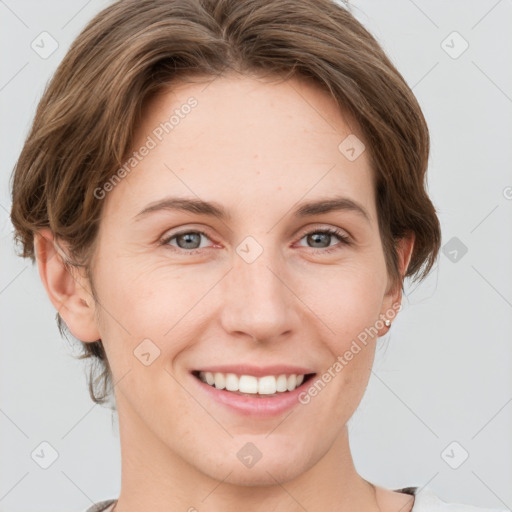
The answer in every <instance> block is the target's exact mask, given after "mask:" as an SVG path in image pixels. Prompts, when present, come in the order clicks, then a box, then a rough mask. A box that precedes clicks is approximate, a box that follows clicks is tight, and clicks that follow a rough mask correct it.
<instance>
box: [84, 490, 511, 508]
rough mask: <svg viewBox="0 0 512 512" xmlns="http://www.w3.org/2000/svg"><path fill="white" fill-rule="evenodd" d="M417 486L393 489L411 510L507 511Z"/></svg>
mask: <svg viewBox="0 0 512 512" xmlns="http://www.w3.org/2000/svg"><path fill="white" fill-rule="evenodd" d="M419 489H420V488H419V487H403V488H402V489H394V490H395V492H403V493H405V494H410V495H411V496H414V506H413V508H412V510H411V512H508V510H506V509H497V508H487V507H486V508H485V509H484V508H480V507H473V506H471V505H463V504H461V503H447V502H445V501H443V500H442V499H441V498H439V497H438V496H437V495H436V494H434V492H433V491H432V490H431V489H430V488H428V487H424V488H423V489H421V492H419V493H418V491H419ZM116 501H117V500H115V499H110V500H105V501H100V502H98V503H95V504H94V505H92V506H91V507H89V508H88V509H87V510H85V512H111V510H112V509H113V508H114V505H115V503H116Z"/></svg>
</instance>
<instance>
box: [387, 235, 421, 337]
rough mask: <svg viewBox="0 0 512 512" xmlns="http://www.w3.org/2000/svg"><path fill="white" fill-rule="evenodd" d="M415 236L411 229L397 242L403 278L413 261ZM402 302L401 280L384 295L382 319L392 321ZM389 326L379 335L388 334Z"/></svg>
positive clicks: (399, 264) (399, 266)
mask: <svg viewBox="0 0 512 512" xmlns="http://www.w3.org/2000/svg"><path fill="white" fill-rule="evenodd" d="M415 238H416V237H415V234H414V233H413V232H412V231H411V232H409V233H408V234H407V235H405V236H404V237H403V238H401V239H400V240H399V241H398V244H397V259H398V270H399V273H400V276H401V277H402V278H403V276H405V274H406V272H407V269H408V267H409V263H410V261H411V256H412V251H413V248H414V240H415ZM401 304H402V283H401V282H400V283H398V284H397V285H396V286H391V287H390V289H389V290H388V292H387V293H386V295H385V297H384V301H383V303H382V306H383V308H382V311H381V314H380V318H381V319H382V321H384V320H386V319H388V320H390V321H391V322H392V321H393V319H394V318H395V316H396V315H397V314H398V311H399V309H400V306H401ZM389 327H390V326H384V327H383V328H382V329H379V336H383V335H384V334H386V332H387V331H388V330H389Z"/></svg>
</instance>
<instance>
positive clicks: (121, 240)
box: [70, 75, 397, 484]
mask: <svg viewBox="0 0 512 512" xmlns="http://www.w3.org/2000/svg"><path fill="white" fill-rule="evenodd" d="M208 83H209V85H208ZM208 83H207V82H202V83H193V84H191V83H188V84H182V85H180V86H179V87H174V88H173V90H172V93H165V94H162V95H160V96H158V97H156V98H155V99H154V100H152V102H151V103H150V104H149V105H148V107H147V109H145V110H144V112H143V121H142V123H141V124H140V126H139V127H138V131H137V133H136V139H135V143H134V151H137V155H135V156H134V158H136V159H137V162H136V163H135V160H133V161H132V162H131V166H130V164H127V166H126V168H127V169H130V170H129V172H125V173H121V175H122V174H126V176H124V177H123V178H122V179H121V181H120V182H119V183H118V184H117V185H115V186H114V187H113V188H112V190H110V191H109V192H108V193H106V195H105V197H104V198H103V199H101V200H102V201H104V202H105V204H104V211H103V216H102V220H101V226H100V232H99V239H98V246H97V252H96V253H95V266H94V270H93V280H94V285H95V289H96V291H97V294H98V299H99V304H96V308H97V311H96V313H97V329H98V337H100V338H101V339H102V340H103V343H104V345H105V349H106V352H107V356H108V359H109V362H110V366H111V368H112V372H113V381H114V383H117V384H116V387H115V393H116V402H117V407H118V411H119V420H120V426H121V438H122V442H124V443H125V444H126V445H128V444H129V446H130V450H132V451H134V452H137V457H138V460H140V458H141V457H145V456H146V455H147V456H149V454H151V457H152V458H153V460H154V458H155V457H156V458H161V459H167V460H168V459H169V458H172V459H173V460H180V461H181V463H182V464H183V467H186V468H188V469H190V468H193V469H195V470H196V471H199V472H201V473H203V474H205V475H208V476H210V477H212V478H218V477H219V475H222V477H225V476H226V475H229V476H227V478H226V482H231V483H239V484H240V483H241V484H243V483H248V482H251V483H260V484H275V480H274V478H275V479H278V480H279V481H282V480H283V479H290V478H293V477H294V476H297V475H299V474H301V473H303V472H305V471H306V470H307V469H308V468H310V467H312V466H313V465H314V464H315V463H317V462H318V461H319V460H320V459H321V458H322V457H323V456H324V455H326V453H328V451H329V450H330V449H331V447H332V446H333V445H334V443H335V441H336V440H337V438H339V436H340V434H342V432H343V429H344V428H345V425H346V422H347V421H348V419H349V418H350V417H351V415H352V414H353V413H354V411H355V409H356V408H357V406H358V404H359V402H360V400H361V398H362V395H363V393H364V390H365V388H366V386H367V382H368V379H369V375H370V371H371V368H372V362H373V359H374V351H375V343H376V340H377V337H371V336H368V334H366V343H363V342H362V341H361V340H362V339H364V338H365V335H364V333H365V332H366V333H368V332H369V331H368V329H370V328H372V327H373V326H375V325H377V328H379V335H382V334H383V333H384V332H386V328H382V321H380V322H377V321H378V320H379V319H380V318H382V315H385V314H386V313H387V312H389V311H390V310H391V311H392V313H395V310H392V306H393V304H396V299H397V295H394V296H393V295H387V294H386V292H387V287H388V285H389V284H390V283H389V282H388V276H387V272H386V266H385V260H384V254H383V250H382V246H381V240H380V237H379V231H378V224H377V211H376V206H375V196H374V190H373V182H372V173H371V170H370V163H369V155H368V152H367V151H363V152H362V153H360V152H361V149H362V146H360V145H358V144H360V142H358V140H357V139H355V137H358V138H359V140H362V136H361V134H360V132H358V131H357V129H356V127H355V126H354V125H353V124H352V126H351V127H349V126H348V124H347V122H348V121H347V119H346V118H344V117H343V116H342V114H341V113H340V112H339V110H338V109H337V108H336V105H335V104H334V102H333V100H332V99H331V98H330V97H329V96H328V95H327V94H326V93H325V92H323V91H321V90H319V89H318V88H317V87H314V86H312V85H311V84H308V83H306V82H303V81H298V80H296V79H294V80H293V81H288V82H283V83H269V82H265V81H263V80H257V79H255V78H248V77H243V78H241V77H237V76H234V75H231V76H225V77H223V78H218V79H216V80H213V81H212V82H211V83H210V82H208ZM190 98H193V99H190ZM186 105H188V107H187V106H186ZM173 114H174V115H175V117H174V118H172V120H171V121H169V119H170V118H171V116H172V115H173ZM166 122H168V124H167V125H166V124H165V123H166ZM349 136H350V138H349V139H348V140H347V141H345V142H344V144H342V146H341V148H340V147H339V146H340V143H342V141H344V139H345V138H346V137H349ZM143 146H145V147H146V149H147V150H144V149H140V148H141V147H143ZM351 148H354V151H352V150H351ZM359 153H360V154H359ZM171 198H172V201H178V200H182V201H185V200H186V201H190V202H192V201H194V202H204V203H212V204H213V205H214V206H215V209H213V208H208V207H206V206H202V207H200V208H199V207H196V208H192V207H189V208H187V209H185V208H181V209H180V208H178V207H174V208H173V207H171V206H169V205H168V207H167V208H165V207H161V208H159V207H155V208H153V206H154V205H156V204H158V203H159V202H161V201H164V200H168V201H169V204H170V202H171ZM334 199H336V200H340V202H339V205H340V207H339V208H336V209H331V210H329V209H325V208H324V211H322V208H321V207H316V208H315V207H311V206H310V207H308V208H306V207H305V205H310V204H312V203H323V202H328V201H332V200H334ZM175 204H178V203H175ZM182 204H184V203H182ZM178 205H179V204H178ZM148 207H151V209H150V210H149V211H146V212H145V213H141V212H143V211H144V210H146V209H148ZM220 211H222V212H224V216H223V217H221V216H220V215H218V213H219V212H220ZM213 213H215V214H213ZM325 230H336V231H338V232H339V233H340V238H338V237H337V236H336V235H333V234H328V233H323V231H325ZM100 304H101V306H100ZM388 316H389V315H388ZM70 328H71V330H72V332H73V326H72V325H71V326H70ZM365 329H366V331H365ZM370 332H375V331H370ZM73 334H75V336H78V337H80V332H76V331H75V332H73ZM354 342H356V344H357V346H359V350H357V349H356V348H355V345H354ZM347 351H349V352H351V354H352V357H350V354H347ZM336 361H338V362H339V363H340V364H339V365H336V364H335V363H336ZM340 366H341V367H342V369H340ZM226 367H228V368H226ZM270 367H276V368H270ZM221 368H224V370H225V371H223V372H220V373H235V374H238V375H246V376H248V377H244V378H243V379H242V380H243V381H244V385H245V383H248V384H249V385H251V384H254V383H255V382H256V384H257V385H260V386H261V389H262V390H264V385H265V383H267V384H269V385H270V388H269V389H270V390H272V385H273V382H274V381H273V379H263V382H264V384H261V382H262V381H258V380H256V379H254V377H260V376H265V375H275V376H276V377H278V376H279V375H282V374H284V375H286V376H287V378H286V380H285V381H284V380H283V378H282V377H281V379H279V378H278V379H277V380H276V381H275V382H276V384H278V383H279V382H280V383H281V385H282V384H283V382H286V385H288V384H289V382H288V380H290V381H293V377H289V375H290V374H293V373H299V374H303V373H307V374H310V373H315V374H316V376H315V377H314V378H313V379H312V380H309V381H306V382H305V383H303V384H302V387H301V388H299V390H297V391H296V392H295V393H294V394H293V399H291V400H290V396H291V394H290V395H287V393H289V392H288V391H286V392H282V393H280V394H279V395H278V396H268V395H267V397H266V398H265V395H264V394H262V395H255V394H251V392H249V393H248V394H249V396H245V397H244V396H242V395H239V394H237V393H234V392H232V391H226V390H216V389H215V388H214V387H212V386H209V385H208V384H207V383H206V384H205V383H203V382H201V381H200V380H199V378H198V377H197V376H196V375H194V374H193V372H197V371H206V370H211V371H212V372H214V370H219V369H221ZM329 369H330V376H331V378H330V379H329ZM229 370H232V371H231V372H230V371H229ZM325 375H327V377H325ZM322 376H324V381H322V382H323V384H322V386H319V385H318V384H317V392H316V393H315V392H314V391H313V392H311V393H310V392H308V389H311V388H310V386H312V385H313V383H314V382H315V381H318V380H319V379H320V380H322ZM219 379H220V380H222V377H218V383H219V382H220V381H219ZM230 379H231V380H232V378H231V377H230ZM327 380H329V382H327V383H326V382H325V381H327ZM235 382H236V381H235ZM292 384H293V382H292ZM219 385H220V384H219ZM244 389H246V388H244ZM247 389H248V388H247ZM299 391H300V395H299ZM299 398H300V399H301V400H299ZM287 400H288V401H287ZM242 402H243V403H242ZM123 436H124V439H123ZM258 459H259V460H258Z"/></svg>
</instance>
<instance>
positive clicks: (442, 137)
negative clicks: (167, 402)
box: [0, 0, 512, 512]
mask: <svg viewBox="0 0 512 512" xmlns="http://www.w3.org/2000/svg"><path fill="white" fill-rule="evenodd" d="M107 4H108V2H106V1H100V0H92V1H89V2H86V1H84V0H79V1H78V0H73V1H66V2H64V1H62V2H58V1H55V0H52V1H46V2H41V1H36V0H33V1H29V0H17V1H16V0H4V1H2V0H0V40H1V60H0V109H1V124H0V130H1V134H0V143H1V145H2V146H1V155H2V158H1V178H2V179H1V181H0V229H1V232H0V236H1V247H0V251H1V265H0V269H1V273H0V316H1V356H0V376H1V388H0V393H1V407H0V429H1V433H2V435H1V441H0V442H1V452H0V453H1V456H0V511H4V512H7V511H9V512H21V511H23V512H26V511H31V510H38V511H41V512H43V511H52V512H64V511H66V512H69V511H71V510H75V511H79V510H84V509H85V508H86V507H87V506H89V505H90V504H91V503H92V502H94V501H99V500H102V499H107V498H112V497H117V495H118V493H119V489H120V449H119V437H118V430H117V424H116V422H115V419H114V421H113V419H112V414H111V412H110V411H109V410H108V409H104V408H101V407H100V406H97V405H94V404H93V402H92V401H91V400H90V398H89V395H88V391H87V388H86V384H85V373H84V369H85V368H86V367H85V366H84V363H83V362H80V361H76V360H75V359H74V358H73V357H72V354H73V353H75V354H76V353H78V352H77V350H73V348H72V347H70V346H69V345H68V343H67V341H66V340H63V339H61V338H60V336H59V333H58V330H57V326H56V322H55V310H54V308H53V306H52V305H51V303H50V301H49V300H48V298H47V296H46V293H45V291H44V288H43V286H42V284H41V282H40V279H39V275H38V272H37V267H36V266H32V265H31V264H30V262H29V261H24V260H22V259H21V258H18V257H16V256H15V253H14V248H13V244H12V241H11V240H12V225H11V223H10V221H9V212H10V203H11V200H10V191H9V178H10V174H11V171H12V168H13V165H14V163H15V161H16V159H17V156H18V154H19V151H20V150H21V147H22V144H23V141H24V138H25V136H26V135H27V131H28V128H29V126H30V123H31V121H32V118H33V115H34V112H35V108H36V106H37V103H38V101H39V98H40V97H41V94H42V92H43V89H44V87H45V84H46V83H47V82H48V80H49V79H50V77H51V75H52V73H53V72H54V71H55V69H56V67H57V65H58V63H59V62H60V61H61V59H62V58H63V57H64V55H65V52H66V50H67V48H68V47H69V45H70V43H71V41H72V40H73V39H74V38H75V37H76V36H77V35H78V33H79V32H80V30H81V29H82V28H83V26H84V25H85V24H86V22H87V21H89V20H90V19H91V18H92V17H93V15H94V14H96V13H97V12H98V11H100V10H101V9H102V8H103V7H104V6H106V5H107ZM352 4H353V6H354V7H353V12H354V14H355V15H356V16H357V17H358V19H360V20H361V21H362V22H363V24H364V25H365V26H366V27H367V28H368V29H369V30H370V31H371V32H372V33H373V34H374V35H375V36H376V37H377V39H378V40H379V41H380V43H381V44H382V45H383V47H384V49H385V50H386V51H387V52H388V54H389V56H390V57H391V59H392V60H393V62H394V63H395V64H396V66H397V67H398V69H399V70H400V72H401V73H402V74H403V76H404V77H405V79H406V80H407V82H408V84H409V85H410V86H411V87H412V88H413V91H414V93H415V94H416V96H417V98H418V100H419V102H420V104H421V106H422V108H423V111H424V114H425V117H426V118H427V122H428V124H429V127H430V130H431V141H432V153H431V160H430V167H429V190H430V193H431V196H432V199H433V201H434V204H435V206H436V208H437V209H438V213H439V216H440V219H441V223H442V230H443V246H444V245H445V244H447V243H449V245H448V247H447V249H446V254H441V255H440V258H439V262H438V265H437V266H436V268H435V270H434V271H433V273H432V274H431V276H430V277H429V278H428V280H427V281H425V282H424V283H423V284H421V285H419V286H407V288H406V291H407V295H406V297H405V298H404V310H403V311H402V312H401V313H400V314H399V316H398V318H397V320H396V321H395V322H394V324H393V326H392V328H391V331H390V334H389V335H388V336H386V338H382V339H381V340H380V342H379V346H380V347H381V348H380V349H379V350H378V353H377V357H376V363H375V366H374V371H373V374H372V377H371V380H370V383H369V386H368V389H367V392H366V394H365V396H364V398H363V401H362V403H361V406H360V408H359V410H358V411H357V413H356V415H355V416H354V417H353V418H352V420H351V421H350V432H351V445H352V449H353V455H354V459H355V463H356V467H357V469H358V471H359V472H360V474H361V475H362V476H364V477H365V478H367V479H368V480H370V481H372V482H373V483H376V484H379V485H382V486H384V487H388V488H399V487H402V486H408V485H418V486H420V487H423V486H425V485H428V486H429V487H430V488H432V489H433V490H434V491H435V492H437V493H438V494H439V495H440V496H441V497H442V498H443V499H445V500H446V501H455V502H461V503H471V504H474V505H478V506H489V507H497V508H501V509H504V508H508V509H510V508H511V507H512V485H511V484H512V462H511V460H512V457H511V456H512V436H511V432H512V371H511V370H512V343H511V341H512V336H511V331H512V314H511V313H512V279H511V275H512V270H511V269H512V258H511V256H512V236H511V233H512V199H511V198H512V173H511V163H512V144H511V135H512V116H511V114H512V67H511V66H510V62H511V55H512V30H511V23H510V22H511V21H512V2H511V1H510V0H500V1H496V0H485V1H478V2H476V1H467V0H457V1H446V0H435V1H433V0H430V1H427V0H416V1H414V2H413V1H412V0H396V1H391V2H390V1H388V2H382V1H378V0H357V1H353V2H352ZM43 31H47V32H49V33H50V34H51V36H52V37H53V38H55V40H56V41H57V42H58V45H59V47H58V49H57V50H56V51H55V52H54V53H53V54H52V55H50V56H49V57H48V58H46V59H43V58H41V57H40V56H39V55H38V54H37V53H36V52H35V51H34V50H33V49H32V48H31V42H32V41H33V40H35V39H37V38H38V37H39V35H40V34H41V33H42V32H43ZM454 31H456V32H458V33H459V34H460V37H459V36H457V35H454V34H452V33H453V32H454ZM443 41H445V42H444V43H443ZM464 41H467V43H468V44H469V46H468V48H467V50H466V51H464V52H463V53H462V54H460V55H458V54H459V52H460V51H461V50H462V49H463V48H464V44H465V43H464ZM47 48H48V46H47ZM449 53H451V55H449ZM454 57H457V58H454ZM454 237H456V239H457V240H455V241H454V240H452V239H453V238H454ZM450 240H451V242H450ZM454 243H455V244H459V248H457V246H452V245H450V244H454ZM460 244H464V246H465V247H467V253H465V254H462V252H461V250H460V247H461V245H460ZM454 250H455V251H456V252H453V251H454ZM454 258H456V260H455V261H452V260H453V259H454ZM43 441H46V442H48V443H50V444H51V445H52V446H53V447H54V449H55V450H56V451H57V452H58V455H59V456H58V459H57V460H56V461H55V462H54V463H53V464H52V465H51V466H50V467H49V468H48V469H42V468H41V467H39V465H37V464H36V463H35V462H34V460H33V459H32V458H31V453H32V452H33V451H34V450H35V449H36V448H37V447H39V445H40V443H41V442H43ZM453 442H456V443H457V444H455V445H452V446H451V447H450V448H449V449H448V450H447V451H445V449H446V448H447V447H448V446H449V445H450V444H451V443H453ZM452 448H453V449H452ZM465 452H467V453H468V455H469V456H468V458H467V460H466V461H465V462H464V463H463V464H462V465H460V467H458V469H453V468H452V467H450V465H449V464H448V462H449V463H450V464H452V465H457V464H458V463H460V460H461V457H463V455H464V453H465ZM46 453H48V450H47V451H46ZM443 454H444V455H443Z"/></svg>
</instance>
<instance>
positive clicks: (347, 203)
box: [134, 196, 370, 222]
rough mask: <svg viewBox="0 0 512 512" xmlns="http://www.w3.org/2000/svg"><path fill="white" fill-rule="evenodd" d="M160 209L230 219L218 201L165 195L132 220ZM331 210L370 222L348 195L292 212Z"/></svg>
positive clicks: (306, 214) (306, 213) (307, 213)
mask: <svg viewBox="0 0 512 512" xmlns="http://www.w3.org/2000/svg"><path fill="white" fill-rule="evenodd" d="M161 210H171V211H172V210H177V211H185V212H190V213H197V214H202V215H209V216H211V217H215V218H218V219H221V220H229V219H231V215H230V214H229V213H228V211H227V210H226V209H225V208H224V207H223V206H222V205H220V204H219V203H216V202H208V201H203V200H201V199H188V198H181V197H166V198H164V199H161V200H159V201H155V202H153V203H150V204H149V205H148V206H146V207H145V208H144V209H142V210H141V211H140V212H139V213H138V214H137V215H135V217H134V220H140V219H141V218H142V217H145V216H147V215H148V214H149V213H152V212H156V211H161ZM333 211H351V212H355V213H357V214H359V215H361V216H362V217H363V218H364V219H365V220H367V221H368V222H370V216H369V214H368V212H367V211H366V209H365V208H364V207H363V206H362V205H361V204H359V203H357V202H356V201H353V200H352V199H350V198H348V197H341V196H336V197H333V198H326V199H320V200H316V201H310V202H307V203H302V204H301V205H300V206H299V207H298V208H297V209H296V210H295V211H294V213H293V215H294V217H296V218H304V217H310V216H313V215H320V214H323V213H329V212H333Z"/></svg>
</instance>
